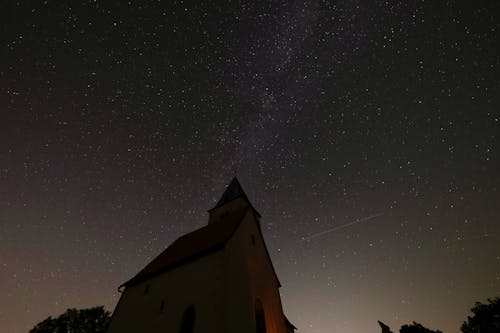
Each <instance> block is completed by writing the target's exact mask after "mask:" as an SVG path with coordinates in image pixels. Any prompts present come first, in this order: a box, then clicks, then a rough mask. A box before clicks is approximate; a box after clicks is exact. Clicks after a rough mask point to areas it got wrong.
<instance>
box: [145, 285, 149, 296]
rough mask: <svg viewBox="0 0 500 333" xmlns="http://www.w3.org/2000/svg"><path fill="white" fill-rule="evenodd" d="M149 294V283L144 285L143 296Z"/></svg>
mask: <svg viewBox="0 0 500 333" xmlns="http://www.w3.org/2000/svg"><path fill="white" fill-rule="evenodd" d="M148 292H149V283H148V284H147V285H146V287H145V288H144V295H147V294H148Z"/></svg>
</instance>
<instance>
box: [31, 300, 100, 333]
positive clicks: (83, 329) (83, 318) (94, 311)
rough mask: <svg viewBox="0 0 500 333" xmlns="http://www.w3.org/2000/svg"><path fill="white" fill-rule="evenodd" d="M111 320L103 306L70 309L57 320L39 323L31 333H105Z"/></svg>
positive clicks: (52, 319) (49, 318) (50, 319)
mask: <svg viewBox="0 0 500 333" xmlns="http://www.w3.org/2000/svg"><path fill="white" fill-rule="evenodd" d="M109 319H110V315H109V312H108V311H106V310H104V307H102V306H98V307H94V308H90V309H82V310H77V309H68V310H66V312H65V313H63V314H62V315H60V316H59V317H57V318H51V317H48V318H47V319H45V320H44V321H42V322H40V323H38V324H37V325H36V326H35V327H33V328H32V329H31V330H30V331H29V333H69V332H71V333H104V331H105V330H106V328H107V326H108V323H109Z"/></svg>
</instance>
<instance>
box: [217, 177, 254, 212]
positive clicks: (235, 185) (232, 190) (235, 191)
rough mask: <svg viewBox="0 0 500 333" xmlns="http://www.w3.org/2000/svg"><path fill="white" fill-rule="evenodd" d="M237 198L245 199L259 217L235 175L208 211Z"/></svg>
mask: <svg viewBox="0 0 500 333" xmlns="http://www.w3.org/2000/svg"><path fill="white" fill-rule="evenodd" d="M238 198H243V199H245V200H246V201H247V202H248V204H249V205H250V206H251V207H252V208H253V210H254V212H255V213H256V214H257V216H258V217H260V213H259V212H258V211H257V209H255V207H254V206H253V205H252V203H251V202H250V200H249V199H248V197H247V195H246V193H245V191H243V187H242V186H241V184H240V182H239V181H238V179H237V178H236V177H234V178H233V180H231V183H229V185H228V186H227V187H226V190H225V191H224V193H223V194H222V196H221V198H220V199H219V201H217V204H216V205H215V207H214V208H211V209H209V210H208V211H209V212H211V211H213V210H214V209H217V208H219V207H221V206H224V205H225V204H227V203H229V202H231V201H233V200H235V199H238Z"/></svg>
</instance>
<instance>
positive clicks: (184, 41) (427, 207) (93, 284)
mask: <svg viewBox="0 0 500 333" xmlns="http://www.w3.org/2000/svg"><path fill="white" fill-rule="evenodd" d="M0 27H1V30H0V41H1V44H0V47H1V51H0V112H1V118H0V295H1V298H0V327H1V328H0V331H2V332H11V333H21V332H27V331H28V330H29V329H30V328H31V327H33V326H34V325H35V324H36V323H37V322H39V321H41V320H43V319H45V318H46V317H48V316H49V315H52V316H54V315H55V316H57V315H59V314H61V313H62V312H64V311H65V310H66V309H67V308H69V307H76V308H84V307H90V306H97V305H105V306H106V308H107V309H109V310H112V309H113V308H114V306H115V304H116V302H117V300H118V297H119V293H118V292H117V287H118V286H119V285H120V284H121V283H123V282H124V281H126V280H128V279H129V278H131V277H132V276H133V275H134V274H135V273H137V272H138V271H139V270H140V269H141V268H142V267H143V266H144V265H146V264H147V263H148V261H149V260H151V259H152V258H154V257H155V256H156V255H157V254H158V253H160V252H161V251H162V250H163V249H164V248H165V247H166V246H168V245H169V244H170V243H171V242H173V241H174V240H175V239H176V238H177V237H179V236H181V235H183V234H185V233H187V232H190V231H192V230H194V229H197V228H199V227H202V226H204V225H205V224H206V223H207V221H208V214H207V212H206V210H207V209H209V208H211V207H213V206H214V204H215V203H216V201H217V200H218V199H219V197H220V195H221V194H222V192H223V191H224V189H225V186H226V185H227V184H228V183H229V182H230V180H231V179H232V177H233V176H235V175H237V176H238V179H239V180H240V182H241V184H242V185H243V187H244V189H245V191H246V193H247V195H248V196H249V198H250V200H251V201H252V203H253V204H254V206H255V207H256V208H257V209H258V210H259V212H260V213H261V214H262V220H261V223H262V227H263V233H264V237H265V240H266V241H267V245H268V248H269V251H270V255H271V257H272V259H273V262H274V265H275V268H276V271H277V274H278V276H279V277H280V280H281V283H282V285H283V287H282V288H281V294H282V300H283V305H284V310H285V313H286V315H287V316H288V318H289V319H290V321H291V322H292V323H294V324H295V326H297V327H298V328H299V329H300V332H303V333H320V332H321V333H323V332H347V333H361V332H379V330H380V329H379V327H378V325H377V322H376V320H382V321H384V322H385V323H386V324H388V325H389V326H391V327H392V328H393V329H394V330H397V329H398V328H399V326H400V325H402V324H405V323H410V322H411V321H413V320H415V321H417V322H420V323H422V324H424V325H425V326H428V327H430V328H433V329H440V330H443V331H444V332H445V333H450V332H458V330H459V326H460V324H461V322H462V321H463V320H464V319H465V317H466V315H467V314H468V312H469V309H470V308H471V306H472V305H473V303H474V302H475V301H483V302H484V301H486V298H487V297H493V296H500V246H499V244H500V219H499V217H498V215H499V214H500V208H499V203H500V194H499V186H500V177H499V170H500V161H499V157H500V156H499V155H500V154H499V139H498V138H499V136H498V133H500V131H499V129H500V126H499V125H500V120H499V119H500V111H499V109H500V107H499V104H500V103H499V102H500V101H499V99H500V97H499V96H500V87H499V81H500V54H499V50H500V38H499V31H500V2H498V1H494V0H489V1H487V0H484V1H451V0H450V1H447V0H446V1H445V0H443V1H430V0H427V1H368V0H343V1H342V0H339V1H333V0H332V1H327V0H302V1H293V0H289V1H250V2H247V1H116V0H114V1H112V0H110V1H98V0H94V1H55V0H48V1H19V2H16V1H4V2H2V4H1V10H0Z"/></svg>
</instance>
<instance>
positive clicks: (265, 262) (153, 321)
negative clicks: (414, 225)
mask: <svg viewBox="0 0 500 333" xmlns="http://www.w3.org/2000/svg"><path fill="white" fill-rule="evenodd" d="M208 212H209V218H208V225H206V226H204V227H202V228H200V229H198V230H195V231H193V232H191V233H188V234H186V235H184V236H182V237H180V238H179V239H177V240H176V241H175V242H174V243H172V244H171V245H170V246H169V247H168V248H167V249H166V250H164V251H163V252H162V253H161V254H160V255H159V256H157V257H156V258H155V259H153V261H151V262H150V263H149V264H148V265H146V267H144V269H142V270H141V271H140V272H139V273H138V274H137V275H135V276H134V277H133V278H132V279H130V280H128V281H127V282H125V283H124V284H122V285H121V286H120V289H119V290H121V291H122V296H121V297H120V300H119V301H118V304H117V306H116V308H115V311H114V313H113V316H112V318H111V323H110V325H109V328H108V331H107V332H108V333H128V332H130V333H140V332H151V333H156V332H158V333H160V332H161V333H166V332H168V333H170V332H171V333H177V332H179V333H235V332H238V333H293V332H294V330H295V327H294V326H293V325H292V324H291V323H290V322H289V321H288V319H287V318H286V317H285V315H284V314H283V309H282V305H281V299H280V294H279V288H280V287H281V285H280V282H279V280H278V277H277V275H276V272H275V270H274V267H273V264H272V262H271V258H270V256H269V253H268V251H267V248H266V245H265V243H264V238H263V237H262V231H261V228H260V214H259V213H258V212H257V210H256V209H255V208H254V207H253V206H252V204H251V203H250V201H249V200H248V197H247V195H246V194H245V192H244V191H243V188H242V187H241V185H240V183H239V182H238V180H237V179H236V178H234V179H233V180H232V181H231V183H230V184H229V185H228V186H227V188H226V190H225V192H224V193H223V195H222V197H221V198H220V200H219V201H218V202H217V204H216V205H215V207H214V208H212V209H210V210H209V211H208Z"/></svg>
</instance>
